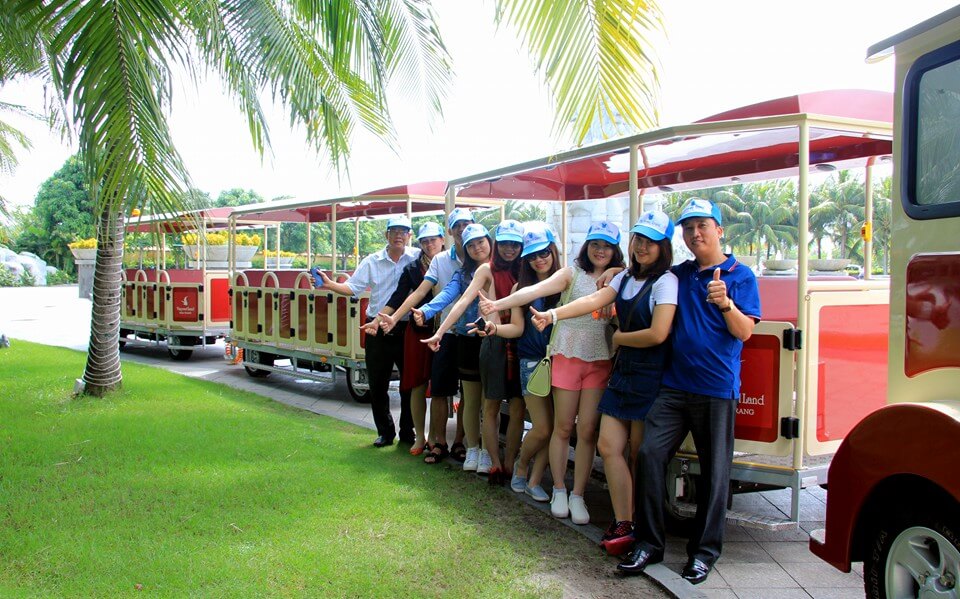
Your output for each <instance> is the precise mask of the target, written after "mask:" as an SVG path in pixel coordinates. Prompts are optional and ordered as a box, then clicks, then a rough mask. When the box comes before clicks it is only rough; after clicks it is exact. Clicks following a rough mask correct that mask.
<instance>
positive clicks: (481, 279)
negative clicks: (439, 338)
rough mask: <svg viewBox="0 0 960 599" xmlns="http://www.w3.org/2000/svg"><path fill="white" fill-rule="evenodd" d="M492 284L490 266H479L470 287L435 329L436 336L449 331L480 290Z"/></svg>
mask: <svg viewBox="0 0 960 599" xmlns="http://www.w3.org/2000/svg"><path fill="white" fill-rule="evenodd" d="M492 283H493V275H492V274H491V272H490V265H489V264H481V265H480V267H479V268H477V272H476V273H475V274H474V275H473V280H472V281H470V285H469V286H468V287H467V289H466V290H465V291H464V292H463V294H462V295H461V296H460V299H458V300H457V302H456V303H455V304H453V307H452V308H450V313H449V314H447V317H446V318H444V319H443V322H441V323H440V326H439V327H438V328H437V334H438V335H443V334H444V333H446V332H447V331H449V330H450V329H451V327H453V325H454V324H456V322H457V320H459V319H460V317H461V316H463V313H464V312H466V311H467V307H468V306H469V305H470V302H472V301H473V300H474V299H476V297H477V294H478V293H479V292H480V290H481V289H487V288H488V287H489V286H490V285H491V284H492ZM424 307H426V306H424Z"/></svg>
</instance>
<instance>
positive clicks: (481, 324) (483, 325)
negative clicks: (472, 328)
mask: <svg viewBox="0 0 960 599" xmlns="http://www.w3.org/2000/svg"><path fill="white" fill-rule="evenodd" d="M473 324H475V325H477V330H478V331H485V330H487V321H486V320H484V319H483V316H481V317H480V318H478V319H476V320H474V321H473Z"/></svg>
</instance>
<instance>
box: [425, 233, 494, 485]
mask: <svg viewBox="0 0 960 599" xmlns="http://www.w3.org/2000/svg"><path fill="white" fill-rule="evenodd" d="M461 237H462V239H463V249H464V250H465V252H466V255H465V256H464V259H463V266H462V267H461V268H460V270H458V271H457V272H456V274H454V275H453V279H451V280H450V282H449V283H447V285H446V286H445V287H444V288H443V290H442V291H440V293H439V294H437V295H436V296H435V297H434V298H433V299H432V300H430V302H429V303H427V304H425V305H424V306H423V307H422V308H420V309H416V308H414V309H413V310H411V312H412V313H413V318H414V321H415V322H417V323H418V324H422V323H424V322H426V321H427V320H430V319H431V318H433V317H434V316H436V315H437V314H439V313H440V312H441V311H442V310H443V309H444V308H446V307H447V306H448V305H450V304H451V303H453V301H454V300H455V299H456V298H458V297H460V296H461V295H462V294H463V292H464V291H466V290H467V287H469V286H470V283H471V282H472V281H473V278H474V275H475V274H476V272H477V269H478V268H479V267H480V265H481V264H485V263H487V262H488V261H489V260H490V256H491V251H492V249H493V243H492V241H491V239H490V234H489V233H488V232H487V228H486V227H484V226H483V225H480V224H476V223H474V224H470V225H467V226H466V228H464V229H463V233H462V234H461ZM477 316H478V313H477V306H476V302H474V303H473V304H472V305H471V306H469V307H468V308H467V309H466V311H465V312H464V314H463V315H462V316H461V317H460V319H459V320H458V321H457V327H456V329H457V369H458V370H459V372H460V382H461V385H462V386H463V401H462V402H461V404H460V409H461V410H462V411H463V430H464V437H465V439H466V441H467V458H466V460H465V461H464V463H463V469H464V470H470V471H475V470H476V469H477V466H478V463H479V460H480V397H481V391H480V342H481V339H480V338H479V337H477V336H476V335H470V334H469V333H468V330H467V323H468V322H473V321H475V320H476V319H477ZM442 337H443V331H441V332H440V334H437V335H434V336H433V337H430V338H429V339H424V340H423V343H425V344H427V345H428V346H429V347H430V349H432V350H433V351H437V350H438V349H440V341H441V338H442Z"/></svg>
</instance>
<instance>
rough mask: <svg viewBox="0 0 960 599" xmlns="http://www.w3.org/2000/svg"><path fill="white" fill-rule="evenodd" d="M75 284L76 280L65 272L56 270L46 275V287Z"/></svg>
mask: <svg viewBox="0 0 960 599" xmlns="http://www.w3.org/2000/svg"><path fill="white" fill-rule="evenodd" d="M76 282H77V280H76V279H75V278H74V277H73V276H72V275H71V274H70V273H68V272H67V271H65V270H58V271H57V272H54V273H50V274H48V275H47V285H70V284H71V283H76Z"/></svg>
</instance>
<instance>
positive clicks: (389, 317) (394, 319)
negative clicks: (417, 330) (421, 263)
mask: <svg viewBox="0 0 960 599" xmlns="http://www.w3.org/2000/svg"><path fill="white" fill-rule="evenodd" d="M432 287H433V283H431V282H430V281H428V280H427V279H424V280H423V282H422V283H420V285H419V286H418V287H417V288H416V289H414V290H413V293H411V294H410V295H409V296H407V299H406V300H404V302H403V303H402V304H400V306H399V307H398V308H397V309H396V310H393V311H392V312H393V314H390V313H389V312H387V311H386V310H384V311H383V312H381V313H380V315H379V316H380V320H381V321H382V324H381V326H382V327H383V332H384V333H389V332H390V330H391V329H393V327H395V326H397V323H398V322H400V319H401V318H403V317H404V316H406V315H407V312H409V311H410V309H411V308H413V307H414V306H416V305H417V304H419V303H420V301H421V300H423V298H425V297H427V294H428V293H430V289H431V288H432Z"/></svg>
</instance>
